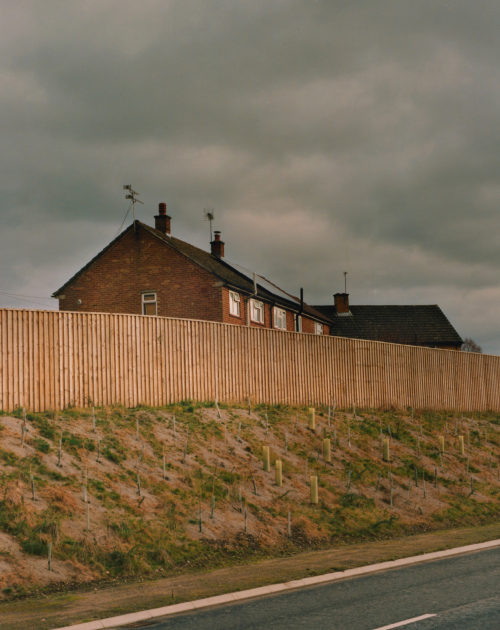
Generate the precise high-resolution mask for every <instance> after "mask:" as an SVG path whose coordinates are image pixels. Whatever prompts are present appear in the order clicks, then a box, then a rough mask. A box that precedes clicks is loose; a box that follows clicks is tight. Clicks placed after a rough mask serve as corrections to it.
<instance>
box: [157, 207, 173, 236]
mask: <svg viewBox="0 0 500 630" xmlns="http://www.w3.org/2000/svg"><path fill="white" fill-rule="evenodd" d="M171 219H172V217H169V216H168V214H167V204H166V203H163V202H162V203H160V204H158V214H157V215H155V228H156V229H157V230H159V231H160V232H163V234H170V221H171Z"/></svg>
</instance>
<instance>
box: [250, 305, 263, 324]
mask: <svg viewBox="0 0 500 630" xmlns="http://www.w3.org/2000/svg"><path fill="white" fill-rule="evenodd" d="M250 319H251V320H252V321H253V322H257V323H258V324H263V323H264V303H263V302H259V300H250Z"/></svg>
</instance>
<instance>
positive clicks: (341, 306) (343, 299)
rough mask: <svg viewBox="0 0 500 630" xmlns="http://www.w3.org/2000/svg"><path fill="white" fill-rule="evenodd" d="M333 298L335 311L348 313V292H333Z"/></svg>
mask: <svg viewBox="0 0 500 630" xmlns="http://www.w3.org/2000/svg"><path fill="white" fill-rule="evenodd" d="M333 299H334V302H335V310H336V311H337V315H342V314H348V313H350V311H349V293H335V294H334V296H333Z"/></svg>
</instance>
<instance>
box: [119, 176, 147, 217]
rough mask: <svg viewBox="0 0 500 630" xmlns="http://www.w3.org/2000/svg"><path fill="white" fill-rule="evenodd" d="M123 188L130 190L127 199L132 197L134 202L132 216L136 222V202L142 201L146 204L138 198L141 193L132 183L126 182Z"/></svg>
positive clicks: (131, 201)
mask: <svg viewBox="0 0 500 630" xmlns="http://www.w3.org/2000/svg"><path fill="white" fill-rule="evenodd" d="M123 190H126V191H128V194H126V195H125V199H130V203H131V204H132V216H133V218H134V223H135V204H136V203H141V204H143V205H144V202H143V201H141V200H140V199H138V198H137V197H138V196H139V195H140V193H138V192H137V190H134V189H133V188H132V185H131V184H124V185H123Z"/></svg>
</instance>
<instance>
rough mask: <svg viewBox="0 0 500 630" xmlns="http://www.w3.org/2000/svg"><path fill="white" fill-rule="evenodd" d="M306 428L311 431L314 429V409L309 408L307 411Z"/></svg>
mask: <svg viewBox="0 0 500 630" xmlns="http://www.w3.org/2000/svg"><path fill="white" fill-rule="evenodd" d="M307 426H308V428H309V429H311V431H314V430H315V429H316V411H315V409H314V407H309V408H308V410H307Z"/></svg>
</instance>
